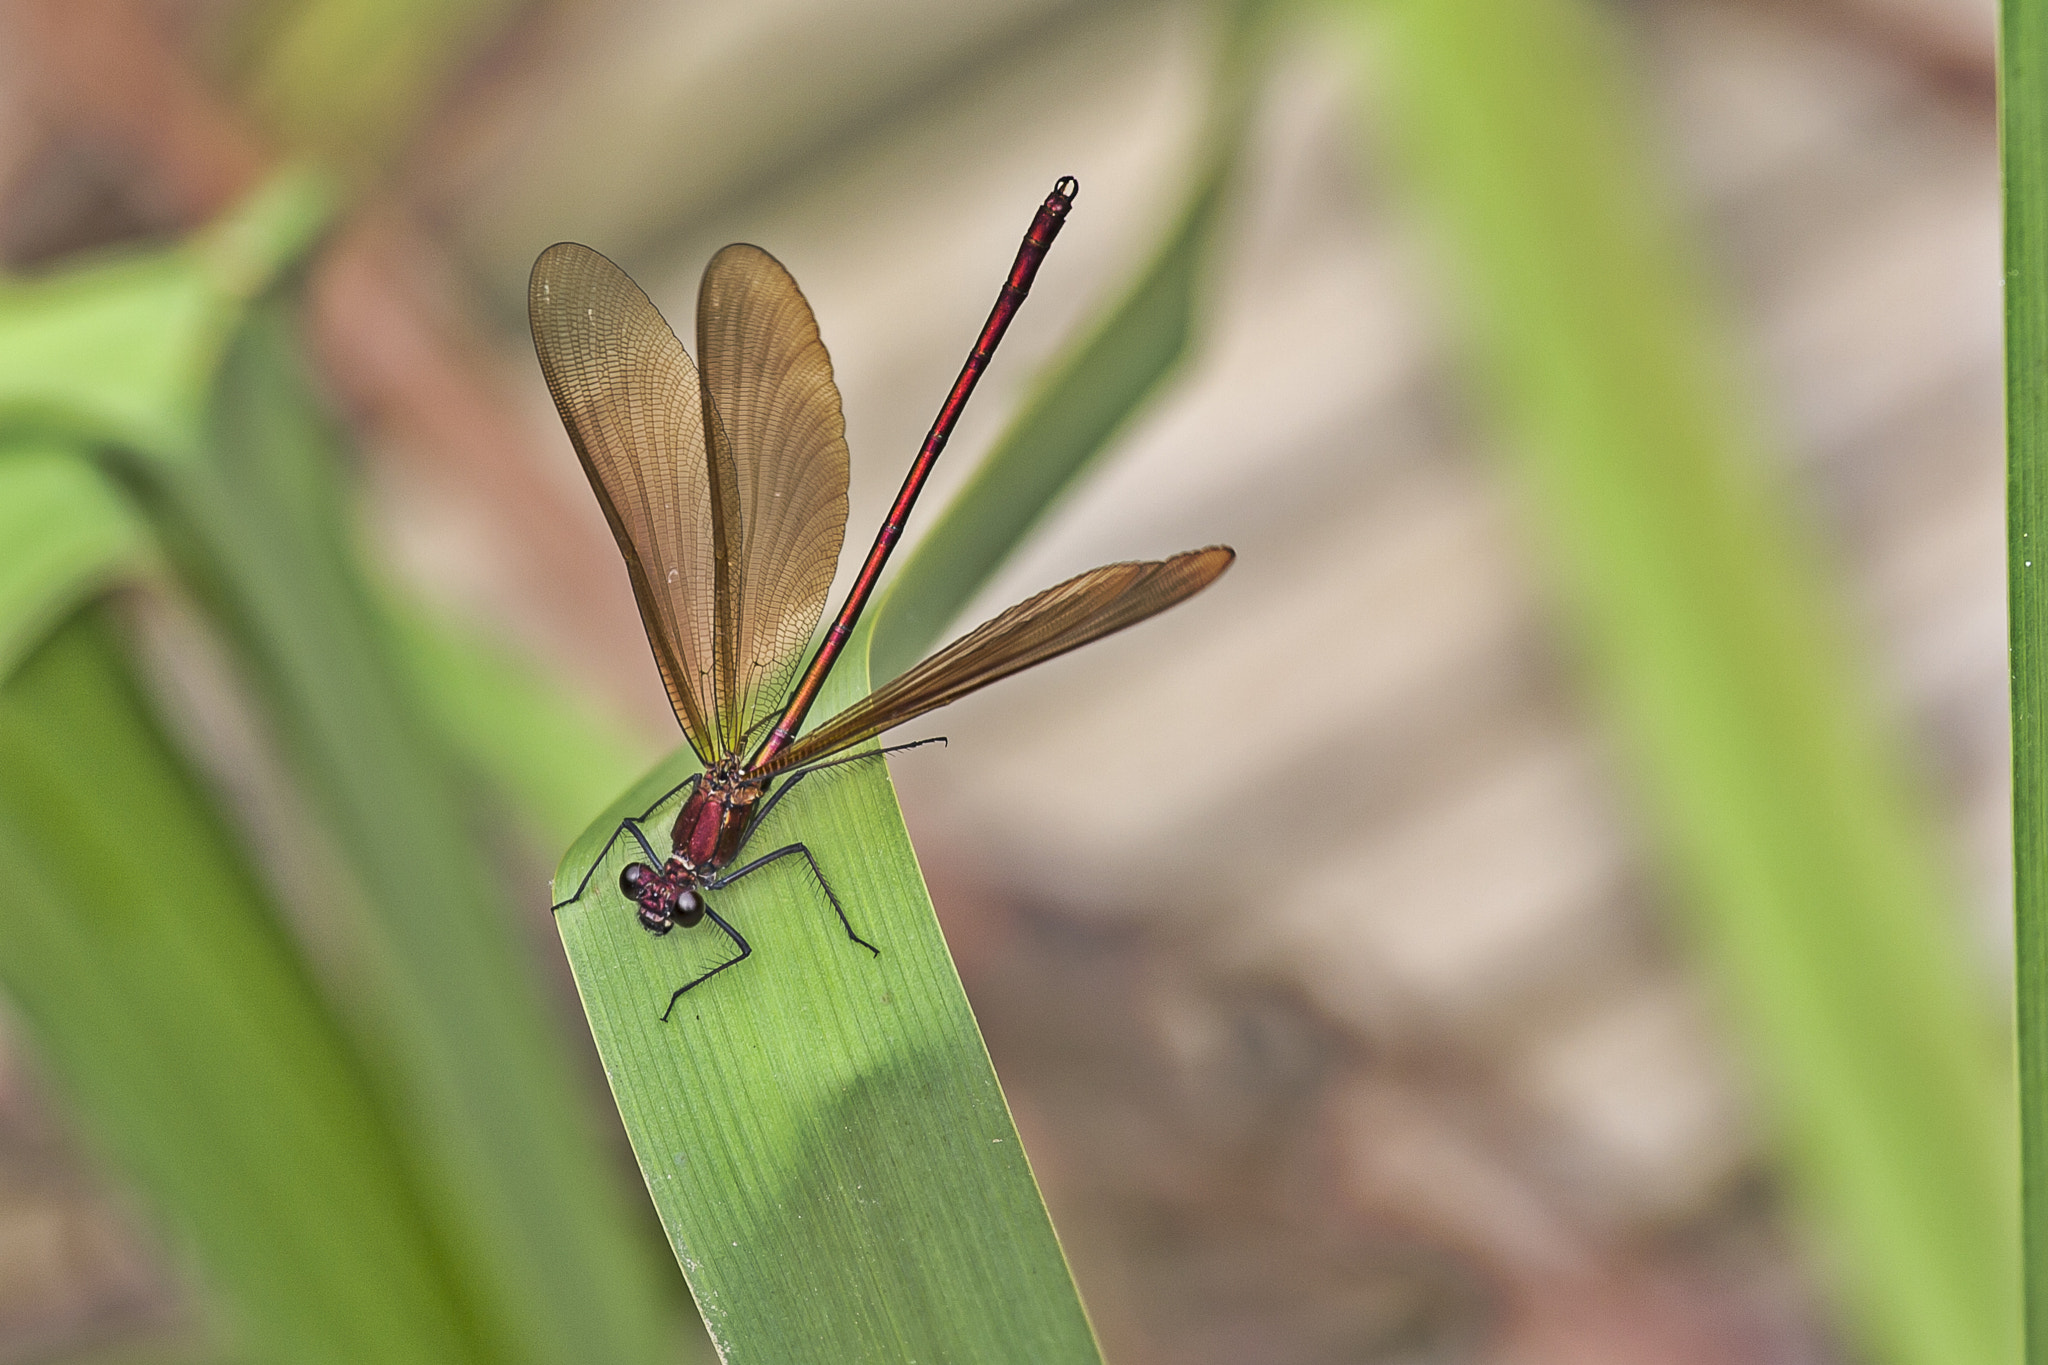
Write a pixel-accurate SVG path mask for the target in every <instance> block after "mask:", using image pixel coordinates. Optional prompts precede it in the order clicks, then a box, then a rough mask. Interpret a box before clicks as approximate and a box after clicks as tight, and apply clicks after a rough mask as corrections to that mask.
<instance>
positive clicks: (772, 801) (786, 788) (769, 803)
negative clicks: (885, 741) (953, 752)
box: [735, 735, 946, 853]
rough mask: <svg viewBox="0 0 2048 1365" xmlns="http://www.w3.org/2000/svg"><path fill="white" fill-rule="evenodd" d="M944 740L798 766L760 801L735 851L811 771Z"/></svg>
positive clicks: (935, 738)
mask: <svg viewBox="0 0 2048 1365" xmlns="http://www.w3.org/2000/svg"><path fill="white" fill-rule="evenodd" d="M945 742H946V737H945V736H944V735H934V736H933V737H932V738H930V739H914V740H912V741H910V743H908V744H891V745H890V746H889V747H888V748H886V749H874V750H870V751H869V752H867V753H864V754H848V755H846V756H845V757H844V758H828V759H826V760H825V761H824V762H823V763H813V764H811V765H810V766H809V767H807V768H798V769H797V770H796V771H795V772H792V773H791V774H789V776H787V777H785V778H784V779H783V781H782V785H781V786H779V787H777V788H776V789H775V790H774V791H772V792H770V793H769V794H768V799H767V800H766V801H763V802H762V803H761V809H760V810H759V811H758V812H757V813H756V814H755V816H754V818H753V819H752V820H751V821H749V822H748V824H747V832H746V836H745V837H744V838H742V839H741V840H740V846H739V848H738V849H737V850H735V851H736V852H740V853H744V852H745V851H746V848H747V845H748V844H749V843H750V842H752V840H753V838H754V835H755V834H756V833H757V832H758V831H759V830H760V828H761V827H762V826H763V825H765V824H767V823H768V812H770V811H772V810H774V809H775V808H776V807H777V806H778V805H780V804H782V798H783V797H785V796H787V795H789V793H790V791H791V790H792V789H794V788H795V786H796V784H797V783H799V782H801V781H803V780H804V779H805V778H807V777H809V776H810V775H811V774H812V773H821V772H823V771H825V770H826V769H827V768H840V767H844V766H845V765H846V764H848V763H865V762H867V761H868V760H870V759H876V758H882V757H884V756H886V755H888V754H900V753H902V752H903V751H904V750H906V749H922V748H923V747H924V746H925V745H927V744H944V743H945Z"/></svg>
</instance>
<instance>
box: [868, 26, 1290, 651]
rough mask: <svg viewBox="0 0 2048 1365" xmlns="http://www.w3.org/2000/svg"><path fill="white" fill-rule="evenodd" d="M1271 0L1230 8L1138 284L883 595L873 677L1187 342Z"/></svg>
mask: <svg viewBox="0 0 2048 1365" xmlns="http://www.w3.org/2000/svg"><path fill="white" fill-rule="evenodd" d="M1265 9H1266V6H1264V5H1263V4H1258V3H1236V4H1233V5H1232V6H1230V7H1229V8H1228V10H1227V13H1228V17H1229V22H1228V23H1227V24H1225V25H1224V26H1223V33H1222V42H1221V52H1220V60H1219V62H1218V66H1217V76H1216V86H1215V91H1214V94H1213V97H1212V110H1211V114H1210V118H1209V125H1208V129H1207V132H1206V135H1205V137H1204V139H1203V142H1202V145H1201V147H1200V148H1199V149H1198V152H1197V155H1196V158H1195V168H1194V173H1193V177H1192V184H1191V186H1190V189H1189V192H1188V198H1187V202H1186V203H1185V205H1184V206H1183V207H1182V208H1181V210H1180V213H1179V214H1178V216H1177V217H1176V218H1175V219H1174V221H1173V223H1172V224H1171V225H1170V226H1169V227H1168V229H1167V232H1166V236H1165V240H1164V241H1163V242H1162V243H1161V244H1160V246H1159V248H1158V249H1157V251H1155V253H1154V254H1153V257H1152V259H1151V260H1150V261H1149V262H1148V263H1147V264H1146V266H1145V268H1144V269H1143V270H1142V271H1141V272H1140V273H1139V275H1138V278H1137V281H1136V283H1134V284H1133V285H1132V286H1131V287H1130V288H1129V289H1128V290H1126V291H1125V292H1124V294H1123V296H1122V297H1121V298H1119V299H1118V300H1117V301H1116V302H1115V303H1114V304H1112V305H1111V306H1110V308H1109V309H1108V311H1107V312H1106V313H1104V314H1103V316H1102V317H1101V318H1100V319H1098V320H1097V321H1096V322H1095V324H1094V325H1093V326H1092V327H1090V328H1089V329H1088V330H1087V331H1085V332H1084V333H1083V334H1082V336H1081V338H1080V340H1079V341H1077V342H1076V343H1075V344H1074V345H1073V346H1071V347H1070V348H1068V350H1067V351H1066V353H1065V354H1064V355H1062V356H1061V357H1060V358H1058V359H1057V360H1055V361H1054V362H1053V364H1052V365H1051V367H1050V368H1049V369H1048V370H1047V371H1046V374H1045V376H1044V377H1043V378H1042V379H1041V380H1040V381H1039V382H1038V383H1037V384H1036V385H1035V386H1034V387H1033V389H1032V392H1031V396H1030V397H1029V398H1028V399H1027V400H1026V402H1025V404H1024V408H1023V410H1022V411H1021V412H1019V413H1018V414H1017V416H1016V418H1015V419H1014V420H1013V421H1012V422H1011V423H1010V425H1009V426H1008V428H1006V429H1005V430H1004V432H1003V434H1002V436H1001V437H999V438H998V439H997V441H996V444H995V446H994V448H993V449H991V450H990V451H989V453H988V454H987V455H986V456H984V457H983V459H982V461H981V463H980V464H978V465H976V466H975V469H974V473H973V475H972V476H971V477H970V478H969V479H968V481H967V483H966V484H965V485H964V486H963V487H962V488H961V490H960V492H959V494H958V495H957V496H956V497H955V498H954V499H953V500H952V501H951V502H950V503H948V504H947V505H946V509H945V511H944V512H943V513H942V514H941V515H940V516H939V518H938V519H937V520H936V521H935V522H933V524H932V526H931V529H930V530H929V531H928V532H926V533H925V535H924V536H923V537H922V538H921V539H920V540H919V541H918V542H917V545H916V547H915V548H914V549H913V550H912V551H911V552H910V553H909V555H908V556H906V558H905V559H904V561H903V564H902V566H901V568H900V569H899V570H898V571H897V574H896V576H895V577H894V578H893V579H892V580H890V583H889V586H888V587H887V588H886V589H885V590H884V591H883V594H882V597H881V600H880V601H879V602H877V603H876V604H875V608H874V613H873V616H874V652H873V660H874V669H875V675H876V676H877V677H882V678H892V677H894V676H896V675H897V674H898V673H901V672H902V671H903V670H904V669H906V668H908V667H909V666H910V665H912V664H914V663H916V662H917V661H918V660H919V659H920V658H922V657H923V656H924V655H925V653H926V652H927V651H929V650H930V649H931V647H932V646H933V645H934V644H936V643H937V642H938V640H939V638H940V636H941V634H942V633H943V632H944V631H945V629H946V627H947V626H949V625H951V624H952V623H953V621H954V619H955V618H956V617H958V616H959V615H960V612H961V611H962V610H963V609H964V608H965V607H966V606H967V604H968V603H969V602H971V601H972V600H973V599H974V596H975V594H977V593H979V592H980V591H981V590H982V588H984V587H986V586H987V585H988V581H989V579H990V578H991V577H993V576H994V575H995V572H996V570H997V569H998V568H1000V567H1001V566H1002V564H1003V562H1004V561H1005V560H1007V559H1008V558H1009V557H1010V555H1011V553H1012V552H1013V551H1014V550H1015V549H1016V548H1017V546H1018V545H1019V544H1020V543H1022V541H1023V539H1024V537H1025V536H1026V535H1028V534H1030V532H1031V529H1032V528H1033V527H1034V526H1036V525H1037V524H1038V523H1039V521H1040V520H1041V519H1042V518H1043V517H1044V516H1045V514H1046V512H1047V510H1048V509H1049V508H1051V507H1052V505H1053V504H1054V503H1056V502H1057V501H1058V500H1059V499H1060V497H1061V495H1063V494H1064V493H1065V492H1066V491H1067V490H1068V489H1069V488H1071V487H1073V485H1074V484H1075V483H1076V482H1077V481H1078V480H1079V479H1081V478H1082V477H1083V476H1084V475H1085V474H1086V473H1087V472H1088V470H1089V469H1090V468H1092V467H1093V465H1094V463H1095V461H1096V459H1097V458H1098V457H1099V456H1100V455H1101V454H1102V452H1103V451H1104V450H1105V449H1107V448H1108V446H1109V444H1110V442H1111V441H1113V440H1114V439H1115V438H1116V435H1117V433H1119V432H1120V431H1122V430H1124V429H1125V428H1126V427H1127V426H1128V425H1129V424H1130V422H1131V421H1132V419H1133V418H1134V417H1135V416H1136V415H1137V414H1138V413H1139V412H1140V411H1141V410H1143V408H1144V407H1145V404H1146V403H1147V401H1148V400H1149V399H1151V398H1152V397H1153V396H1154V395H1155V394H1157V393H1159V392H1160V391H1161V390H1162V388H1163V387H1164V386H1165V384H1166V382H1167V380H1168V379H1169V378H1171V376H1172V375H1173V374H1174V372H1175V371H1176V370H1178V369H1179V367H1180V365H1181V364H1182V362H1183V361H1185V360H1186V358H1187V357H1188V355H1189V354H1190V352H1191V350H1192V349H1193V346H1194V341H1195V335H1196V331H1197V328H1198V324H1199V309H1200V303H1201V288H1202V285H1203V283H1204V281H1205V279H1206V277H1207V265H1208V261H1209V255H1210V250H1209V249H1210V245H1211V243H1212V241H1213V240H1214V238H1215V236H1216V232H1217V226H1218V218H1219V216H1220V215H1221V213H1222V211H1223V207H1224V205H1225V203H1226V202H1227V198H1228V195H1227V191H1228V187H1229V184H1230V177H1231V170H1232V168H1233V166H1234V165H1235V164H1236V161H1237V155H1238V150H1239V144H1240V143H1241V142H1242V140H1243V137H1244V129H1245V122H1246V119H1247V117H1248V115H1249V112H1250V107H1251V101H1252V95H1253V93H1254V91H1255V89H1256V77H1257V75H1258V73H1259V72H1260V71H1261V70H1263V60H1264V55H1265V45H1264V43H1263V42H1262V41H1261V40H1262V38H1263V36H1264V31H1265V29H1264V26H1265V22H1266V14H1265Z"/></svg>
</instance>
